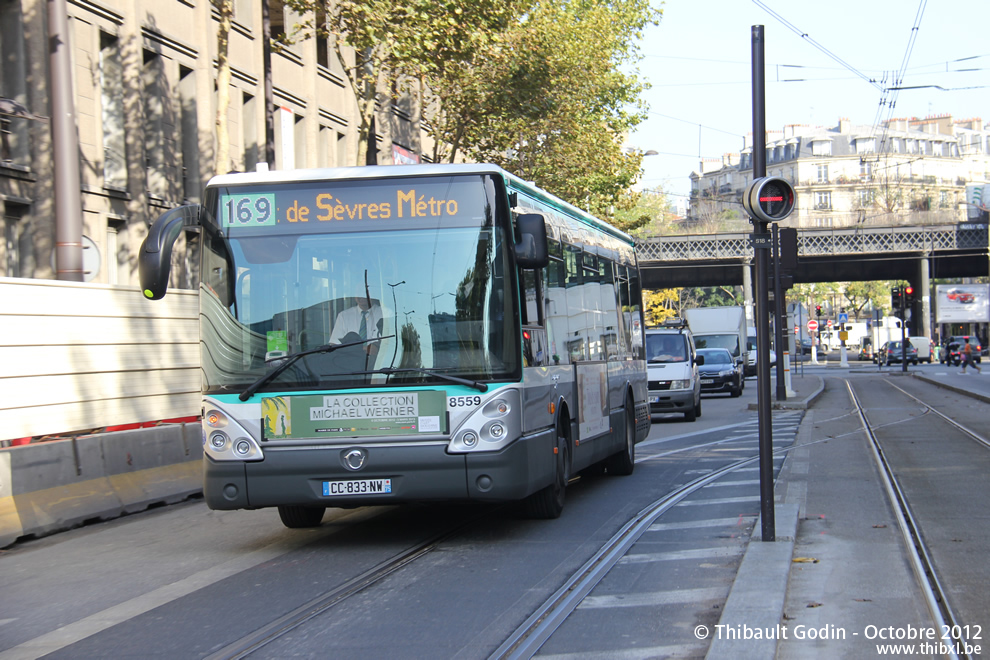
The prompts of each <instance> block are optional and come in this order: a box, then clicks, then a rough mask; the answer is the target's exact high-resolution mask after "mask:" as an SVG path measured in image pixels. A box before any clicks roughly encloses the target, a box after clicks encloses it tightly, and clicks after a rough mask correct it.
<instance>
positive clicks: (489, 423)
mask: <svg viewBox="0 0 990 660" xmlns="http://www.w3.org/2000/svg"><path fill="white" fill-rule="evenodd" d="M547 423H548V424H549V423H550V421H549V417H548V420H547ZM522 428H523V424H522V406H521V405H520V395H519V391H518V390H516V389H513V388H505V389H502V390H500V391H499V392H498V393H496V394H494V395H493V398H492V400H491V401H487V402H485V403H484V404H483V405H482V406H481V407H480V408H476V409H475V410H473V411H472V412H471V413H470V414H469V415H467V416H466V417H465V418H463V419H461V420H460V421H459V423H458V425H457V428H456V430H455V431H454V432H453V433H452V434H451V438H450V443H449V444H448V445H447V451H448V452H450V453H453V454H462V453H467V452H481V451H486V452H490V451H500V450H502V449H504V448H505V447H506V446H508V445H510V444H512V443H513V442H515V441H516V440H518V439H519V437H520V436H521V435H522Z"/></svg>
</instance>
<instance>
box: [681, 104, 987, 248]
mask: <svg viewBox="0 0 990 660" xmlns="http://www.w3.org/2000/svg"><path fill="white" fill-rule="evenodd" d="M988 154H990V127H988V126H985V125H984V124H983V122H982V121H981V120H980V119H978V118H977V119H966V120H953V119H952V117H951V116H948V115H944V116H937V117H928V118H925V119H894V120H891V121H889V122H886V123H885V124H884V125H882V126H880V127H879V128H878V127H874V126H861V125H854V124H852V123H851V122H850V121H849V120H847V119H841V120H840V121H839V123H838V125H836V126H834V127H830V128H824V127H811V126H803V125H789V126H785V127H784V128H783V130H781V131H767V137H766V157H767V163H766V173H767V176H777V177H782V178H785V179H787V180H788V181H790V182H791V183H792V184H793V185H794V188H795V191H796V193H797V204H796V208H795V211H794V214H793V215H792V216H791V217H790V218H788V220H787V224H788V225H789V226H793V227H803V228H816V229H823V228H825V229H827V228H831V227H853V226H857V225H858V226H889V225H901V224H912V225H914V224H943V223H952V222H962V221H965V220H966V217H967V213H966V187H967V186H968V185H974V184H980V183H986V182H987V181H990V155H988ZM752 181H753V141H752V135H748V136H746V138H745V140H744V144H743V148H742V149H741V150H740V152H739V153H734V154H728V155H726V156H725V157H723V158H722V159H721V160H720V161H711V160H706V161H702V163H701V164H700V171H696V172H694V173H692V175H691V184H692V189H691V210H690V212H689V216H690V219H689V222H688V225H689V226H690V224H691V223H692V222H693V223H695V224H705V223H708V224H712V223H713V222H714V220H713V219H718V221H719V222H722V223H723V224H724V223H730V224H731V228H733V229H744V228H745V227H746V226H748V225H749V221H748V219H747V218H746V216H745V212H744V211H743V210H742V203H741V196H742V193H743V191H744V190H745V189H746V187H747V186H748V185H749V184H750V183H752ZM721 228H725V227H721Z"/></svg>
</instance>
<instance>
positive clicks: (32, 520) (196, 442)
mask: <svg viewBox="0 0 990 660" xmlns="http://www.w3.org/2000/svg"><path fill="white" fill-rule="evenodd" d="M201 437H202V432H201V429H200V425H199V424H181V425H180V424H176V425H169V426H158V427H152V428H145V429H135V430H131V431H118V432H115V433H102V434H95V435H88V436H80V437H78V438H74V439H72V440H60V441H55V442H42V443H34V444H29V445H22V446H19V447H10V448H7V449H2V450H0V548H2V547H7V546H9V545H11V544H13V543H14V542H15V541H17V540H18V539H19V538H21V537H24V536H34V537H37V536H44V535H47V534H53V533H55V532H60V531H64V530H67V529H71V528H73V527H78V526H80V525H83V524H85V523H87V522H91V521H96V520H108V519H111V518H116V517H118V516H121V515H124V514H126V513H133V512H135V511H142V510H144V509H147V508H148V507H149V506H151V505H154V504H159V503H162V504H171V503H175V502H180V501H182V500H184V499H186V498H188V497H190V496H192V495H196V494H197V493H200V492H202V488H203V486H202V457H203V445H202V439H201Z"/></svg>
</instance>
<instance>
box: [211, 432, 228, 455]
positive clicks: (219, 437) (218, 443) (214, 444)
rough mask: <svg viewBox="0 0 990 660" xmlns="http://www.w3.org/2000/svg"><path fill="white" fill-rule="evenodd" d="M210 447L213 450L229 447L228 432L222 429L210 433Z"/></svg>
mask: <svg viewBox="0 0 990 660" xmlns="http://www.w3.org/2000/svg"><path fill="white" fill-rule="evenodd" d="M210 448H211V449H213V451H223V450H224V449H226V448H227V434H226V433H223V432H221V431H217V432H216V433H212V434H211V435H210Z"/></svg>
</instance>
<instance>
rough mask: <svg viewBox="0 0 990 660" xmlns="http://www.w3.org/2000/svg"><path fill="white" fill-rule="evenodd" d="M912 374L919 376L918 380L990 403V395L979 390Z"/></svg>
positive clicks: (915, 375)
mask: <svg viewBox="0 0 990 660" xmlns="http://www.w3.org/2000/svg"><path fill="white" fill-rule="evenodd" d="M912 375H913V376H914V377H915V378H917V379H918V380H921V381H924V382H926V383H929V384H931V385H935V386H936V387H941V388H942V389H944V390H949V391H950V392H955V393H956V394H962V395H963V396H968V397H970V398H971V399H979V400H980V401H983V402H984V403H990V396H987V395H985V394H980V393H979V392H974V391H972V390H967V389H966V388H963V387H958V386H956V385H950V384H948V383H943V382H941V381H938V380H935V379H934V378H930V377H928V376H922V375H921V374H912Z"/></svg>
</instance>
